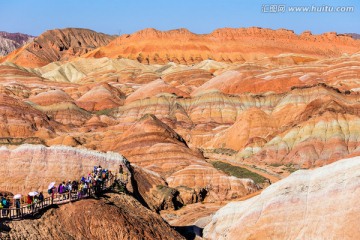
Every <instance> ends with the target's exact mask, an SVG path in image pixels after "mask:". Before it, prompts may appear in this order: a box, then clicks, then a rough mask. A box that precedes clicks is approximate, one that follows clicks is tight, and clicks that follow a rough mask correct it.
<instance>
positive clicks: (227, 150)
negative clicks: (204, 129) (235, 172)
mask: <svg viewBox="0 0 360 240" xmlns="http://www.w3.org/2000/svg"><path fill="white" fill-rule="evenodd" d="M214 153H218V154H224V155H228V156H232V155H234V154H236V153H237V151H235V150H233V149H230V148H215V149H214Z"/></svg>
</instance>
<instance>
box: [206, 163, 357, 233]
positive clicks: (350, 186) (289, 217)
mask: <svg viewBox="0 0 360 240" xmlns="http://www.w3.org/2000/svg"><path fill="white" fill-rule="evenodd" d="M359 172H360V157H354V158H349V159H345V160H340V161H337V162H336V163H332V164H329V165H327V166H325V167H321V168H317V169H315V170H301V171H297V172H296V173H293V174H292V175H290V176H289V177H287V178H286V179H283V180H281V181H279V182H277V183H275V184H273V185H271V186H269V187H268V188H267V189H265V190H264V191H263V192H262V193H261V194H260V195H258V196H255V197H253V198H251V199H248V200H245V201H242V202H232V203H229V204H228V205H226V206H225V207H223V208H221V209H220V210H219V211H218V212H217V213H216V214H215V215H214V216H213V217H212V220H211V222H210V223H209V224H208V225H207V226H206V227H205V229H204V238H205V239H328V238H330V239H337V238H341V239H354V238H355V239H356V238H359V237H360V231H359V229H358V228H357V224H358V223H359V220H358V216H359V214H360V207H359V205H358V204H357V198H358V196H359V194H360V180H359Z"/></svg>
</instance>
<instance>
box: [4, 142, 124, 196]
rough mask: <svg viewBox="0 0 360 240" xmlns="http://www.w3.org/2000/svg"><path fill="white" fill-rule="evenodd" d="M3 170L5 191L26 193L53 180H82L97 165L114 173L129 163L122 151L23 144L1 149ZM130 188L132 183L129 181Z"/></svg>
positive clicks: (40, 187) (39, 188)
mask: <svg viewBox="0 0 360 240" xmlns="http://www.w3.org/2000/svg"><path fill="white" fill-rule="evenodd" d="M0 156H1V163H2V164H1V168H0V173H1V175H3V176H6V177H5V178H4V179H3V180H2V181H1V183H0V188H1V189H2V190H6V191H10V192H15V193H22V194H26V193H27V192H29V191H47V187H48V185H49V183H50V182H56V183H60V182H63V181H68V180H71V181H73V180H80V178H81V177H82V176H87V175H88V174H89V173H90V172H92V171H93V169H94V166H99V165H101V167H103V168H104V169H109V170H110V171H112V172H113V173H114V174H115V173H116V172H118V169H119V165H120V164H122V165H123V166H124V171H127V172H128V176H129V177H130V176H131V173H130V170H129V169H128V166H129V163H128V162H127V160H126V159H125V158H124V157H123V156H122V155H120V154H117V153H110V152H108V153H100V152H96V151H91V150H86V149H78V148H72V147H66V146H52V147H45V146H41V145H22V146H19V147H17V148H15V149H8V148H6V147H4V146H3V147H1V148H0ZM128 187H129V189H130V190H131V184H130V183H129V186H128Z"/></svg>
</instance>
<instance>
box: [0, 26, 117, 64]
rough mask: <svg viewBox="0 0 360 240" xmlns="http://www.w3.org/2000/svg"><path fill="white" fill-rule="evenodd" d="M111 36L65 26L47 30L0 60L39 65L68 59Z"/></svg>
mask: <svg viewBox="0 0 360 240" xmlns="http://www.w3.org/2000/svg"><path fill="white" fill-rule="evenodd" d="M112 39H113V37H112V36H109V35H106V34H103V33H97V32H95V31H92V30H88V29H80V28H65V29H54V30H49V31H46V32H44V33H43V34H41V35H40V36H39V37H37V38H35V39H34V41H32V42H30V43H29V44H27V45H25V46H23V47H22V48H20V49H17V50H16V51H14V52H12V53H10V54H9V55H8V56H6V57H4V58H3V59H1V60H0V62H4V61H11V62H14V63H16V64H20V65H22V66H26V67H39V66H44V65H46V64H48V63H51V62H54V61H59V60H68V59H70V58H72V57H74V56H80V55H82V54H85V53H87V52H88V51H90V50H93V49H95V48H98V47H101V46H103V45H106V44H107V43H109V42H110V41H111V40H112Z"/></svg>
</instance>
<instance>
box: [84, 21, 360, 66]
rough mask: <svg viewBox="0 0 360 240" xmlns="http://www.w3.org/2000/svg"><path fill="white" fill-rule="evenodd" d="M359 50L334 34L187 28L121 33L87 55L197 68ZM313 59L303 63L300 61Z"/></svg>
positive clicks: (352, 42) (357, 45) (347, 38)
mask: <svg viewBox="0 0 360 240" xmlns="http://www.w3.org/2000/svg"><path fill="white" fill-rule="evenodd" d="M359 50H360V41H357V40H354V39H353V38H351V36H348V35H337V34H336V33H334V32H330V33H324V34H321V35H312V34H311V32H309V31H306V32H304V33H302V34H300V35H296V34H295V33H294V32H293V31H290V30H286V29H278V30H271V29H263V28H257V27H251V28H237V29H236V28H235V29H234V28H222V29H217V30H215V31H213V32H212V33H210V34H194V33H192V32H190V31H188V30H187V29H177V30H170V31H158V30H156V29H144V30H141V31H138V32H136V33H133V34H125V35H122V36H120V37H118V38H116V39H114V40H113V41H111V42H110V43H109V44H108V45H107V46H104V47H100V48H98V49H96V50H94V51H92V52H90V53H88V54H87V55H86V56H87V57H96V58H99V57H110V58H129V59H136V60H138V61H139V62H143V63H150V64H152V63H159V64H164V63H167V62H175V63H182V64H193V63H197V62H201V61H202V60H206V59H213V60H216V61H222V62H244V61H253V60H257V59H261V58H264V57H272V56H277V55H279V54H283V53H295V54H302V55H305V56H311V57H315V58H324V57H334V56H340V55H342V54H343V53H354V52H357V51H359ZM309 60H311V59H299V61H300V62H304V61H309Z"/></svg>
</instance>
